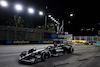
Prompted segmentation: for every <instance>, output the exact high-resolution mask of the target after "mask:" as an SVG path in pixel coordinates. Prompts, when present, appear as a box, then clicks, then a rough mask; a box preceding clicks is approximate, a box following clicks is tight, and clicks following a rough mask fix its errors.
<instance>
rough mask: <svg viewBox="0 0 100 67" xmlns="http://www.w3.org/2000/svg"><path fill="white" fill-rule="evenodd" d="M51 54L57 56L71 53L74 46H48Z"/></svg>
mask: <svg viewBox="0 0 100 67" xmlns="http://www.w3.org/2000/svg"><path fill="white" fill-rule="evenodd" d="M47 49H49V51H50V53H51V56H59V55H61V54H65V53H73V52H74V48H73V47H72V46H71V45H67V46H65V45H56V46H48V47H47Z"/></svg>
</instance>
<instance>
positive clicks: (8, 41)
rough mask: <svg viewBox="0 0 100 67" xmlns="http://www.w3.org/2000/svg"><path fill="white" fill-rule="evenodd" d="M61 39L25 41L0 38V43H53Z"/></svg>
mask: <svg viewBox="0 0 100 67" xmlns="http://www.w3.org/2000/svg"><path fill="white" fill-rule="evenodd" d="M54 42H57V43H60V42H61V43H62V41H26V40H0V44H53V43H54Z"/></svg>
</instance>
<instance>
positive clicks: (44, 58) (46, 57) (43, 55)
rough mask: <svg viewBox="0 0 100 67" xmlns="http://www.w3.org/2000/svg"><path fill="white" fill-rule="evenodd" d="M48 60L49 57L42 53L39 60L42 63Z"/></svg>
mask: <svg viewBox="0 0 100 67" xmlns="http://www.w3.org/2000/svg"><path fill="white" fill-rule="evenodd" d="M48 58H49V55H48V54H46V53H42V55H41V60H42V61H46V60H47V59H48Z"/></svg>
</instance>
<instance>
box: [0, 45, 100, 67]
mask: <svg viewBox="0 0 100 67" xmlns="http://www.w3.org/2000/svg"><path fill="white" fill-rule="evenodd" d="M48 45H52V44H47V45H43V44H42V45H39V44H33V45H0V67H100V46H99V44H98V45H83V44H80V45H73V47H74V49H75V51H74V53H73V54H65V55H62V56H59V57H52V58H50V59H49V60H47V61H45V62H39V63H36V64H21V63H19V62H18V56H19V55H20V53H21V52H22V51H26V50H29V49H31V48H33V47H36V48H37V49H40V48H44V47H46V46H48Z"/></svg>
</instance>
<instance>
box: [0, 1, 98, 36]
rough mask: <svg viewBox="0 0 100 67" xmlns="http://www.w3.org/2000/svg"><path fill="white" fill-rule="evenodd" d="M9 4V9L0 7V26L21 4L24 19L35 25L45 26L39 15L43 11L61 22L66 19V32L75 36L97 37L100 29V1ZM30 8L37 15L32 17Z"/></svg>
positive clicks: (21, 13) (42, 18) (11, 2)
mask: <svg viewBox="0 0 100 67" xmlns="http://www.w3.org/2000/svg"><path fill="white" fill-rule="evenodd" d="M7 2H8V3H10V5H9V7H7V8H4V7H0V25H4V24H5V23H6V21H7V20H8V19H12V18H13V16H14V15H15V14H16V11H15V9H14V4H15V3H20V4H22V5H23V7H24V8H23V11H22V12H20V15H21V16H22V18H27V20H32V24H33V25H41V24H44V16H39V15H38V11H40V10H41V11H43V12H44V13H46V14H51V15H53V16H54V17H55V18H56V19H59V21H60V22H62V20H63V19H64V18H65V20H64V21H65V23H64V24H65V26H64V30H65V31H68V32H69V33H71V34H73V35H83V36H85V35H91V36H92V35H97V34H98V30H99V29H100V9H99V8H100V4H99V2H100V1H99V0H95V1H94V0H93V1H92V0H7ZM46 6H47V7H48V8H47V9H46ZM28 7H33V8H34V9H35V14H33V15H30V14H29V13H28V12H27V8H28ZM70 13H73V14H74V17H73V18H70V17H69V14H70ZM68 21H70V23H68ZM48 22H50V20H48ZM92 28H94V30H93V31H92V30H89V31H87V30H86V29H92ZM81 29H83V30H81Z"/></svg>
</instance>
